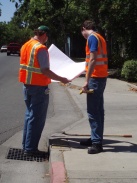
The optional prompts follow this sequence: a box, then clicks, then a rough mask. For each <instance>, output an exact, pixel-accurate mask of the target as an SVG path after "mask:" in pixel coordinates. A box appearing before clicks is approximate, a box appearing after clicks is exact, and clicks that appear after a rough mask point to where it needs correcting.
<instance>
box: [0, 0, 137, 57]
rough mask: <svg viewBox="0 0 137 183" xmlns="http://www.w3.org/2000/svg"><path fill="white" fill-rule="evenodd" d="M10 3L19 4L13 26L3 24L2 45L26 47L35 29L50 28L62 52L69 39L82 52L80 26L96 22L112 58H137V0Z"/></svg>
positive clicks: (27, 0)
mask: <svg viewBox="0 0 137 183" xmlns="http://www.w3.org/2000/svg"><path fill="white" fill-rule="evenodd" d="M10 1H11V2H13V3H15V6H16V12H15V14H14V17H13V18H12V20H11V21H10V22H9V23H4V22H0V32H1V33H2V34H1V35H0V39H1V43H4V42H5V41H7V42H8V41H9V40H10V39H13V40H14V39H15V40H19V42H21V43H23V42H24V41H26V40H27V39H28V38H29V37H30V36H31V35H32V31H33V29H35V28H37V27H38V26H40V25H47V26H49V28H50V41H51V42H52V43H55V44H57V46H58V47H60V48H61V47H63V45H64V43H65V42H66V39H67V37H68V36H69V37H70V38H71V40H72V42H75V44H76V47H77V48H79V47H80V45H81V44H82V45H83V44H84V39H83V38H82V36H81V34H80V25H81V23H82V22H83V21H84V20H86V19H92V20H94V21H95V23H96V25H97V30H98V31H99V32H100V33H101V34H102V35H103V36H105V38H106V40H107V44H108V50H109V56H110V58H111V57H112V56H113V55H117V56H121V57H125V58H127V57H128V58H135V57H137V46H136V41H137V34H136V32H137V1H136V0H124V1H121V0H58V1H57V0H39V1H37V0H10ZM5 30H6V31H5ZM17 31H18V33H19V34H18V35H17V34H16V33H17ZM74 40H75V41H74ZM72 47H74V46H72ZM83 48H84V47H82V49H83Z"/></svg>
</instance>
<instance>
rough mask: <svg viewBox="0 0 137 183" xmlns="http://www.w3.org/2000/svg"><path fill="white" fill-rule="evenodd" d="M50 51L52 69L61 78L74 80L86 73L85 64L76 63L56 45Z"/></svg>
mask: <svg viewBox="0 0 137 183" xmlns="http://www.w3.org/2000/svg"><path fill="white" fill-rule="evenodd" d="M48 51H49V59H50V69H51V70H52V71H53V72H55V73H56V74H58V75H59V76H62V77H66V78H68V79H69V80H73V79H75V78H76V77H78V76H79V75H81V74H82V73H83V72H84V70H85V62H79V63H76V62H74V61H73V60H71V59H70V58H69V57H68V56H67V55H65V54H64V53H63V52H62V51H61V50H59V49H58V48H57V47H56V46H55V45H54V44H52V45H51V46H50V47H49V49H48ZM54 82H55V81H54Z"/></svg>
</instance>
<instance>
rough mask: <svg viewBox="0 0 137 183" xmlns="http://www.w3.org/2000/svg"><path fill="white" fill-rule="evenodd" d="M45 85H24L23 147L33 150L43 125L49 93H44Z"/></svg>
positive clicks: (36, 146) (37, 142)
mask: <svg viewBox="0 0 137 183" xmlns="http://www.w3.org/2000/svg"><path fill="white" fill-rule="evenodd" d="M47 88H48V87H47V86H33V85H24V86H23V92H24V100H25V104H26V113H25V122H24V131H23V141H22V145H23V149H24V150H28V151H35V150H37V149H38V144H39V140H40V137H41V134H42V131H43V128H44V125H45V120H46V114H47V108H48V103H49V94H45V90H46V89H47Z"/></svg>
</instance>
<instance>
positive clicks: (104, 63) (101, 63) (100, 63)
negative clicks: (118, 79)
mask: <svg viewBox="0 0 137 183" xmlns="http://www.w3.org/2000/svg"><path fill="white" fill-rule="evenodd" d="M88 64H89V62H86V66H88ZM107 64H108V61H99V62H98V61H96V65H107Z"/></svg>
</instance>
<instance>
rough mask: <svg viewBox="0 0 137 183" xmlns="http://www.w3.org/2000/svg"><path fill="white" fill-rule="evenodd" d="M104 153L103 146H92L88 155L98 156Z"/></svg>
mask: <svg viewBox="0 0 137 183" xmlns="http://www.w3.org/2000/svg"><path fill="white" fill-rule="evenodd" d="M102 151H103V148H102V144H92V146H91V147H90V148H89V149H88V154H97V153H100V152H102Z"/></svg>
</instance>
